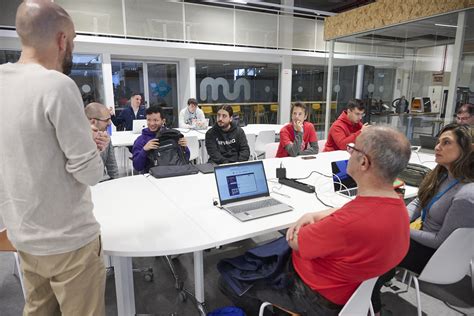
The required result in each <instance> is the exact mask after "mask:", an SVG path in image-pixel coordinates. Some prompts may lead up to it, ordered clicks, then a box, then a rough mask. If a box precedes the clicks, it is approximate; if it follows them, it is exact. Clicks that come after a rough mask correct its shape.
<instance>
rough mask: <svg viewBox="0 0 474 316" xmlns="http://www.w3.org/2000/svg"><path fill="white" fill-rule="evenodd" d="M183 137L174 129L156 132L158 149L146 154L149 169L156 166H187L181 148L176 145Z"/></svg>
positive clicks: (186, 160)
mask: <svg viewBox="0 0 474 316" xmlns="http://www.w3.org/2000/svg"><path fill="white" fill-rule="evenodd" d="M183 137H184V136H183V134H181V133H180V132H179V131H177V130H175V129H166V130H163V131H161V132H158V133H157V134H156V138H157V139H158V140H159V142H160V147H159V148H158V149H154V150H150V151H149V152H148V155H147V165H148V166H149V168H151V167H156V166H182V165H187V164H189V160H188V159H187V157H186V155H185V154H184V150H183V147H182V146H181V145H179V144H178V140H179V139H180V138H183Z"/></svg>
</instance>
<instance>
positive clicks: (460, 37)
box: [444, 11, 466, 124]
mask: <svg viewBox="0 0 474 316" xmlns="http://www.w3.org/2000/svg"><path fill="white" fill-rule="evenodd" d="M465 26H466V12H465V11H461V12H459V13H458V27H457V29H456V39H455V41H454V48H453V64H452V66H451V78H450V80H449V90H448V102H447V103H446V115H445V117H444V124H449V123H451V122H452V121H453V115H454V110H455V107H456V88H457V85H458V77H459V75H458V74H459V66H460V60H461V57H462V48H463V45H464V28H465Z"/></svg>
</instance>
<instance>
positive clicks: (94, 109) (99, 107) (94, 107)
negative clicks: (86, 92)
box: [84, 102, 109, 119]
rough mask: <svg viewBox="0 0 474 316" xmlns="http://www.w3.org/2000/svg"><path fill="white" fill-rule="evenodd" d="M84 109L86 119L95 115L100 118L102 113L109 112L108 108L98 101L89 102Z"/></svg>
mask: <svg viewBox="0 0 474 316" xmlns="http://www.w3.org/2000/svg"><path fill="white" fill-rule="evenodd" d="M84 111H85V113H86V116H87V118H88V119H93V118H97V117H99V118H100V117H102V115H103V114H104V113H105V114H107V113H109V110H108V109H107V107H106V106H105V105H103V104H102V103H98V102H92V103H89V104H88V105H87V106H86V107H85V108H84Z"/></svg>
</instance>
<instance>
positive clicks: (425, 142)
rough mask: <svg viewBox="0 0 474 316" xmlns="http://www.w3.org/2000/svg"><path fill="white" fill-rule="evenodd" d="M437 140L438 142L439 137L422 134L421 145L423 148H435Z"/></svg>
mask: <svg viewBox="0 0 474 316" xmlns="http://www.w3.org/2000/svg"><path fill="white" fill-rule="evenodd" d="M437 142H438V137H435V136H428V135H420V145H421V147H422V148H426V149H434V148H435V146H436V143H437Z"/></svg>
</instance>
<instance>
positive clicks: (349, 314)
mask: <svg viewBox="0 0 474 316" xmlns="http://www.w3.org/2000/svg"><path fill="white" fill-rule="evenodd" d="M377 279H378V277H375V278H372V279H368V280H366V281H364V282H362V283H361V284H360V285H359V287H358V288H357V290H356V291H355V292H354V293H353V294H352V296H351V298H350V299H349V300H348V301H347V303H346V305H344V307H343V308H342V310H341V312H340V313H339V316H367V312H368V311H369V310H370V311H371V314H372V309H371V301H370V298H371V296H372V290H373V289H374V286H375V282H376V281H377Z"/></svg>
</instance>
